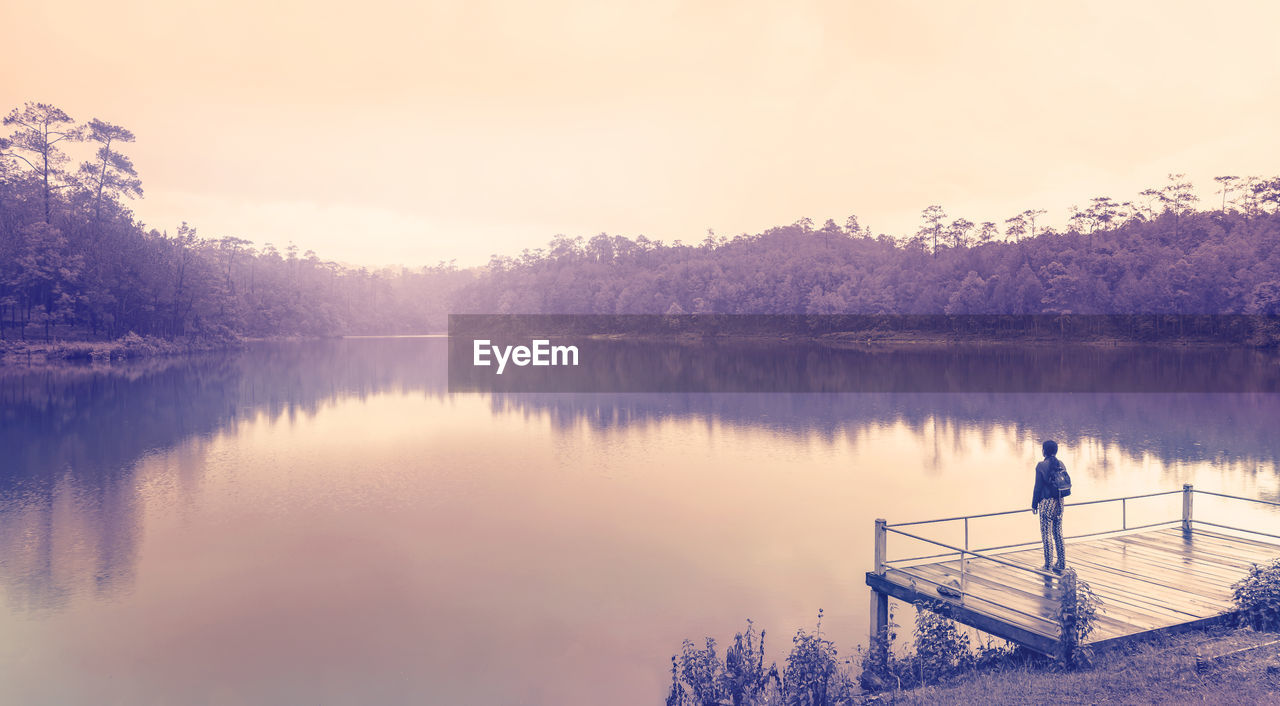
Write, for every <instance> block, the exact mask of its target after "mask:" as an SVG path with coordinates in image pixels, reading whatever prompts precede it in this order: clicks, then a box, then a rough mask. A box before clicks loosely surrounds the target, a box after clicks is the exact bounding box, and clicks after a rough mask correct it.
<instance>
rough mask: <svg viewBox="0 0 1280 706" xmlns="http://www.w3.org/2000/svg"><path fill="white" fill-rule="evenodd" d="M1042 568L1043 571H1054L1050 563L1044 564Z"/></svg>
mask: <svg viewBox="0 0 1280 706" xmlns="http://www.w3.org/2000/svg"><path fill="white" fill-rule="evenodd" d="M1040 570H1041V571H1045V572H1048V571H1053V567H1052V566H1049V565H1048V564H1045V565H1044V567H1043V568H1041V569H1040Z"/></svg>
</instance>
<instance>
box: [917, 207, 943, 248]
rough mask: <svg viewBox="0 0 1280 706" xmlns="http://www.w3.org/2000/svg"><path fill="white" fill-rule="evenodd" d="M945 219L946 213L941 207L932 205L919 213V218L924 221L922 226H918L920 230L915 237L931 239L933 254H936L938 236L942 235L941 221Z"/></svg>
mask: <svg viewBox="0 0 1280 706" xmlns="http://www.w3.org/2000/svg"><path fill="white" fill-rule="evenodd" d="M946 217H947V213H946V211H944V210H942V207H941V206H939V205H937V204H934V205H932V206H929V207H928V208H926V209H924V210H923V211H921V212H920V218H921V219H923V220H924V225H922V226H920V230H919V231H917V232H916V235H917V236H918V237H920V238H921V240H923V239H924V238H927V237H932V238H933V254H934V255H935V256H937V254H938V236H939V235H941V234H942V221H944V220H945V219H946Z"/></svg>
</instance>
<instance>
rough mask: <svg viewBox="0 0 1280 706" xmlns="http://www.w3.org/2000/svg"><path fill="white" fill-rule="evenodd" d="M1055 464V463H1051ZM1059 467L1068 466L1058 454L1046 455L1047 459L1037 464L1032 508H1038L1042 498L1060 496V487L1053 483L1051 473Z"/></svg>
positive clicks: (1032, 492) (1032, 493)
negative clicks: (1060, 459) (1059, 458)
mask: <svg viewBox="0 0 1280 706" xmlns="http://www.w3.org/2000/svg"><path fill="white" fill-rule="evenodd" d="M1050 464H1053V465H1050ZM1058 467H1063V468H1065V467H1066V464H1064V463H1063V462H1062V461H1059V460H1058V457H1057V456H1049V457H1046V458H1045V460H1043V461H1041V462H1040V463H1037V464H1036V487H1035V489H1033V490H1032V491H1031V509H1032V510H1034V509H1036V506H1037V505H1039V504H1040V501H1041V500H1044V499H1045V498H1057V497H1060V495H1059V494H1058V489H1057V488H1056V487H1055V486H1054V485H1053V480H1052V479H1051V478H1050V477H1049V474H1050V473H1052V472H1054V471H1056V470H1057V469H1058Z"/></svg>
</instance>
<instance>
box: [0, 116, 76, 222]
mask: <svg viewBox="0 0 1280 706" xmlns="http://www.w3.org/2000/svg"><path fill="white" fill-rule="evenodd" d="M4 124H5V125H16V126H17V129H15V130H14V132H13V134H12V135H10V136H9V139H8V142H9V149H8V151H6V152H5V154H6V155H8V156H12V157H15V158H17V159H20V160H22V161H23V162H24V163H26V165H27V166H28V167H29V168H30V169H31V170H32V171H33V172H35V174H36V175H37V176H38V177H39V178H40V182H41V184H42V186H43V188H42V194H43V196H44V222H45V223H49V222H50V217H51V208H50V203H49V202H50V199H51V197H52V193H53V190H54V189H55V188H60V186H61V185H59V184H56V183H55V182H56V181H57V179H58V178H59V177H61V176H63V172H62V170H60V169H59V168H58V167H59V166H60V165H62V164H63V163H65V162H66V161H67V156H66V154H64V153H63V152H62V149H61V148H59V147H58V144H59V143H62V142H74V141H76V140H79V139H80V130H79V129H78V128H76V127H75V125H74V121H72V120H71V116H69V115H67V114H66V113H64V112H63V111H62V109H60V108H55V107H54V106H52V105H49V104H48V103H27V104H26V105H24V106H23V107H22V108H20V109H19V108H14V109H13V110H12V111H11V112H10V113H9V114H8V115H7V116H5V119H4ZM15 150H16V151H15ZM21 152H26V153H28V154H27V155H23V154H21Z"/></svg>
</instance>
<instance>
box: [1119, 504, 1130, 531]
mask: <svg viewBox="0 0 1280 706" xmlns="http://www.w3.org/2000/svg"><path fill="white" fill-rule="evenodd" d="M1120 529H1122V530H1127V529H1129V498H1120Z"/></svg>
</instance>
